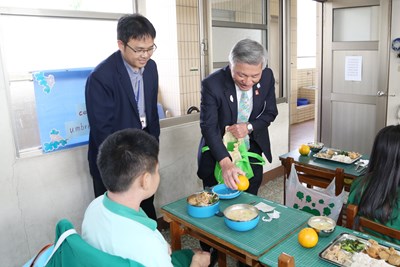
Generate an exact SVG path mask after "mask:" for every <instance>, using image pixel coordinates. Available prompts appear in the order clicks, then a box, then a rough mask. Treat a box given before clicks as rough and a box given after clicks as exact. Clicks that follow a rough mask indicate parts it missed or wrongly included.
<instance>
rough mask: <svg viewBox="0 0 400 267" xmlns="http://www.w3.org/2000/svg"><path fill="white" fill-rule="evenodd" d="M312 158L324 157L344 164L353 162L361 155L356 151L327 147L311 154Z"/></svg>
mask: <svg viewBox="0 0 400 267" xmlns="http://www.w3.org/2000/svg"><path fill="white" fill-rule="evenodd" d="M313 157H314V158H318V159H326V160H330V161H335V162H340V163H344V164H353V163H354V162H356V161H357V160H359V159H360V158H361V157H362V155H361V154H360V153H358V152H353V151H343V150H339V149H333V148H327V149H323V150H321V151H320V152H318V153H315V154H314V155H313Z"/></svg>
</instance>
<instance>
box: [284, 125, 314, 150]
mask: <svg viewBox="0 0 400 267" xmlns="http://www.w3.org/2000/svg"><path fill="white" fill-rule="evenodd" d="M314 139H315V137H314V120H309V121H305V122H301V123H296V124H292V125H290V150H294V149H296V148H298V147H299V146H300V145H301V144H307V143H308V142H313V141H315V140H314Z"/></svg>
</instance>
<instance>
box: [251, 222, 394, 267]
mask: <svg viewBox="0 0 400 267" xmlns="http://www.w3.org/2000/svg"><path fill="white" fill-rule="evenodd" d="M298 232H299V230H298V231H296V232H295V233H293V234H292V235H291V236H290V237H289V238H287V239H285V240H284V241H282V242H281V243H279V244H278V245H277V246H275V247H274V248H272V249H271V250H269V251H268V252H267V253H265V254H264V255H262V256H261V257H260V259H259V260H260V262H261V263H262V264H263V265H264V266H270V267H277V266H278V263H277V259H278V257H279V255H280V254H281V253H282V252H285V253H286V254H289V255H290V256H293V257H294V261H295V266H296V267H309V266H313V267H325V266H326V267H328V266H335V265H333V264H331V263H330V262H327V261H325V260H323V259H321V258H320V257H319V253H320V252H321V251H323V250H324V249H325V248H326V247H327V246H328V245H329V243H330V242H332V241H333V240H334V239H335V238H336V237H337V236H339V235H340V234H341V233H348V234H352V235H355V236H359V237H361V238H364V239H367V240H368V239H370V238H373V239H375V240H376V241H378V242H379V243H380V244H382V245H385V246H388V247H394V248H395V249H397V250H399V249H400V247H399V246H396V245H394V244H392V243H389V242H386V241H383V240H382V239H379V238H376V237H371V236H369V235H367V234H364V233H360V232H357V231H353V230H351V229H347V228H344V227H341V226H336V229H335V231H334V232H333V233H332V234H331V235H330V236H328V237H319V239H318V244H317V245H316V246H315V247H313V248H303V247H302V246H301V245H300V244H299V242H298V240H297V235H298Z"/></svg>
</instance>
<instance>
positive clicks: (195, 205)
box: [186, 191, 219, 218]
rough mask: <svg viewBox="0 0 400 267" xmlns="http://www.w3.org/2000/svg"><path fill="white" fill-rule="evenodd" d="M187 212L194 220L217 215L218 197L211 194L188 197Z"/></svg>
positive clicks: (200, 193)
mask: <svg viewBox="0 0 400 267" xmlns="http://www.w3.org/2000/svg"><path fill="white" fill-rule="evenodd" d="M186 202H187V212H188V214H189V215H190V216H192V217H195V218H208V217H212V216H214V215H216V214H218V213H219V196H218V195H217V194H215V193H211V192H206V191H203V192H198V193H195V194H192V195H190V196H188V198H187V201H186Z"/></svg>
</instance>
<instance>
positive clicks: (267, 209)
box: [254, 202, 275, 212]
mask: <svg viewBox="0 0 400 267" xmlns="http://www.w3.org/2000/svg"><path fill="white" fill-rule="evenodd" d="M254 207H256V208H257V209H258V210H259V211H262V212H271V211H273V210H274V209H275V208H274V207H271V206H270V205H267V204H265V203H264V202H260V203H258V204H257V205H254Z"/></svg>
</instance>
